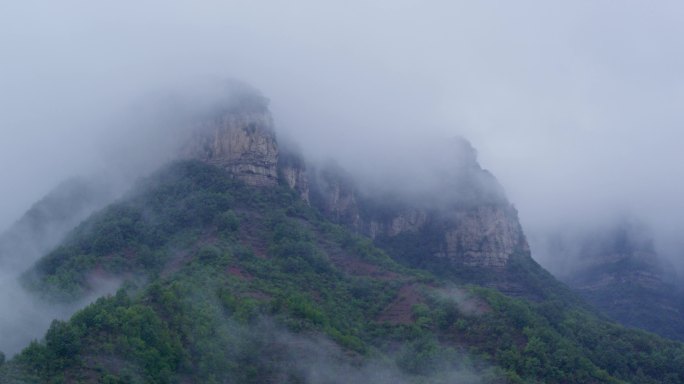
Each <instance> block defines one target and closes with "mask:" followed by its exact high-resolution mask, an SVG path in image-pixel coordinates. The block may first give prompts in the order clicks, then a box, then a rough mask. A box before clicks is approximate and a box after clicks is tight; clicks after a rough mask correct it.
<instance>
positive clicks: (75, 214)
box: [0, 178, 115, 270]
mask: <svg viewBox="0 0 684 384" xmlns="http://www.w3.org/2000/svg"><path fill="white" fill-rule="evenodd" d="M114 195H115V192H114V190H113V188H112V187H111V186H110V185H108V183H107V182H105V181H103V180H96V179H95V178H88V179H87V178H74V179H70V180H67V181H65V182H63V183H61V184H60V185H58V186H57V187H56V188H55V189H54V190H52V191H50V193H48V194H47V196H45V198H43V199H42V200H40V201H39V202H37V203H36V204H34V205H33V206H32V207H31V208H30V209H29V210H28V211H27V212H26V213H25V214H24V215H23V216H22V218H21V219H20V220H19V221H17V222H16V223H14V225H13V226H12V227H11V228H9V229H8V230H7V231H6V232H4V233H2V235H0V266H2V269H3V270H7V269H16V268H22V267H24V268H25V267H27V266H29V265H31V264H32V263H33V262H35V261H36V260H37V259H38V258H39V257H40V256H42V255H43V254H45V253H46V252H47V251H49V250H50V249H52V248H53V247H54V246H55V245H57V244H59V242H60V241H61V240H62V239H63V237H64V236H65V235H66V233H67V232H68V231H70V230H71V229H72V228H73V227H74V226H76V225H77V224H78V223H79V222H80V221H81V220H83V219H85V218H86V217H87V216H88V215H89V214H90V213H92V212H93V211H94V210H96V209H99V208H102V207H103V206H104V205H105V204H107V203H109V202H111V201H112V200H113V199H114ZM19 255H20V256H21V257H18V256H19Z"/></svg>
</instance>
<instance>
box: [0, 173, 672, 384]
mask: <svg viewBox="0 0 684 384" xmlns="http://www.w3.org/2000/svg"><path fill="white" fill-rule="evenodd" d="M231 176H232V175H231V174H229V173H227V172H226V171H223V170H220V169H218V168H215V167H214V166H209V165H204V164H202V163H197V162H183V163H178V164H175V165H173V166H171V167H168V168H167V169H165V170H163V171H161V172H160V173H158V174H157V175H155V176H154V177H153V178H152V179H150V180H147V181H146V182H145V183H144V184H142V185H141V186H140V187H139V188H138V190H136V191H135V192H134V193H132V194H131V195H129V196H128V197H127V198H125V199H124V200H122V201H121V202H119V203H116V204H114V205H112V206H110V207H108V208H107V209H105V210H104V211H102V212H100V213H98V214H97V215H95V216H93V217H92V218H91V219H89V220H88V221H87V222H85V223H84V224H82V225H81V226H79V228H78V229H77V230H76V231H75V232H73V233H72V234H71V235H70V236H69V239H68V240H67V241H66V242H65V243H64V244H63V245H62V246H60V247H59V248H58V249H56V250H55V251H53V252H52V253H50V254H49V255H48V256H47V257H46V258H45V259H43V260H41V262H40V263H39V264H37V266H36V269H35V271H34V273H32V274H31V275H29V276H27V279H28V280H29V281H30V282H31V283H30V284H31V286H33V287H34V288H35V289H37V290H38V291H40V292H42V293H43V294H44V295H47V296H48V297H51V298H53V299H54V298H55V297H57V298H59V299H66V300H71V299H73V298H74V297H77V296H79V295H82V294H84V293H85V292H87V291H88V290H89V289H91V287H92V284H94V283H95V280H97V279H98V278H101V277H112V276H118V277H126V278H127V279H128V281H129V282H128V283H126V284H125V288H124V289H123V290H121V291H120V292H119V293H118V294H117V295H116V296H112V297H107V298H104V299H101V300H99V301H98V302H96V303H94V304H92V305H91V306H89V307H87V308H86V309H84V310H82V311H80V312H79V313H77V314H76V315H75V316H74V317H73V318H72V319H71V320H70V321H69V322H54V323H53V325H52V327H51V328H50V330H49V331H48V333H47V335H46V338H45V341H44V342H42V343H33V344H32V345H30V346H29V347H28V348H27V349H26V350H25V351H24V352H22V353H21V354H20V355H18V356H17V357H16V358H15V359H13V360H12V361H10V362H8V363H6V364H5V365H4V367H3V368H2V376H0V377H2V382H33V381H48V382H60V381H61V380H63V381H65V382H79V381H81V382H238V383H239V382H254V383H256V382H262V383H263V382H292V383H296V382H346V380H347V378H346V377H345V376H338V374H339V373H340V372H343V371H345V370H349V369H351V370H354V371H359V372H364V371H365V372H373V371H374V372H376V374H377V372H381V371H380V369H382V371H384V372H385V373H386V375H387V377H389V379H387V380H388V382H416V381H421V380H427V381H428V382H451V381H453V380H455V379H456V378H458V379H462V380H463V381H464V382H469V381H468V380H470V382H504V381H510V382H518V381H520V380H525V381H534V380H539V381H543V382H618V380H616V379H624V380H628V381H630V382H668V381H667V380H670V381H669V382H681V380H683V379H684V371H682V364H681V363H682V362H684V348H683V347H682V345H681V344H678V343H674V342H668V341H664V340H662V339H658V338H657V337H655V336H651V335H647V334H643V333H640V332H636V331H629V330H625V329H623V328H620V327H619V326H616V325H612V324H609V323H606V322H604V321H601V320H599V319H597V318H596V317H595V316H593V315H592V314H590V313H587V312H586V311H583V310H581V309H579V308H576V307H575V308H573V307H572V306H569V305H567V303H562V302H553V301H542V302H537V303H534V302H529V301H525V300H519V299H511V298H507V297H506V296H502V295H501V294H498V293H497V292H496V291H492V290H487V289H481V288H468V287H458V286H455V285H454V284H453V283H451V282H449V281H448V280H442V279H440V278H437V277H433V276H431V275H430V274H429V273H427V272H424V271H420V270H412V269H406V268H405V267H402V266H400V265H399V264H396V263H395V262H394V261H392V259H391V258H389V257H388V256H387V255H386V254H385V253H384V252H383V251H381V250H379V249H377V248H375V247H374V246H373V244H372V243H371V242H370V240H368V239H365V238H363V237H359V236H356V235H353V234H350V233H349V232H348V231H347V230H345V229H344V228H343V227H340V226H337V225H334V224H331V223H330V222H328V221H327V220H325V218H324V217H323V216H322V215H321V214H320V213H318V212H317V211H316V210H315V209H313V208H311V207H310V206H308V205H307V204H306V203H305V202H304V201H303V200H301V199H300V198H299V196H298V194H297V193H296V192H295V191H293V190H292V189H290V188H289V187H288V186H287V185H281V186H277V187H274V188H256V187H250V186H247V185H245V184H243V183H242V182H241V181H239V180H233V179H232V178H231ZM56 293H59V294H56ZM312 354H315V355H322V356H323V357H322V358H321V360H323V361H318V360H317V359H313V360H317V361H313V362H312V361H311V360H312ZM474 356H477V358H475V357H474ZM307 359H309V360H307ZM497 367H498V368H497ZM376 368H377V369H378V370H376ZM611 376H612V377H611ZM378 380H381V378H379V377H378Z"/></svg>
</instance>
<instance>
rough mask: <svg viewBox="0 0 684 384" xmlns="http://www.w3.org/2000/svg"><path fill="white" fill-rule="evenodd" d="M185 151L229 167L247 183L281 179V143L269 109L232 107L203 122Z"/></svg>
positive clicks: (263, 184)
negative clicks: (232, 109) (279, 152)
mask: <svg viewBox="0 0 684 384" xmlns="http://www.w3.org/2000/svg"><path fill="white" fill-rule="evenodd" d="M193 131H194V134H193V136H192V139H191V141H190V142H189V143H188V145H187V147H186V148H185V149H184V154H185V155H186V156H187V157H190V158H196V159H199V160H202V161H204V162H207V163H209V164H213V165H217V166H219V167H221V168H224V169H226V170H228V171H230V172H231V173H232V174H234V175H235V177H237V178H238V179H240V180H242V181H244V182H245V183H247V184H248V185H252V186H260V187H270V186H275V185H276V184H277V183H278V145H277V143H276V138H275V132H274V130H273V119H272V118H271V115H270V113H269V112H268V111H267V110H263V111H247V112H242V111H229V112H226V113H224V114H222V115H220V116H218V117H215V118H213V119H210V120H207V121H204V122H202V123H200V124H199V125H198V126H197V127H196V128H195V129H194V130H193Z"/></svg>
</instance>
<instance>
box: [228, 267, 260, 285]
mask: <svg viewBox="0 0 684 384" xmlns="http://www.w3.org/2000/svg"><path fill="white" fill-rule="evenodd" d="M226 272H227V273H228V274H229V275H231V276H235V277H238V278H240V279H242V280H247V281H251V280H254V276H252V275H250V274H249V273H247V272H245V271H243V270H242V268H240V267H238V266H237V265H231V266H230V267H228V268H226Z"/></svg>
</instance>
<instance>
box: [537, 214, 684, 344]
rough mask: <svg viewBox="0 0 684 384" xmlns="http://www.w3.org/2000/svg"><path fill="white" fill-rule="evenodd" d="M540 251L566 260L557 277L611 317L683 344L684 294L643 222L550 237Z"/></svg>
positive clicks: (625, 220)
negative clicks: (566, 262) (567, 262)
mask: <svg viewBox="0 0 684 384" xmlns="http://www.w3.org/2000/svg"><path fill="white" fill-rule="evenodd" d="M546 248H547V249H546V250H545V251H546V252H549V253H552V254H554V255H557V257H559V258H566V259H568V260H572V261H571V262H570V264H569V265H568V266H567V267H566V268H564V270H563V272H559V273H558V276H559V278H560V279H562V280H563V281H565V282H566V283H567V284H568V285H569V286H570V287H571V288H573V289H574V290H575V291H576V292H578V293H579V294H580V296H582V297H583V298H584V299H585V300H586V301H587V302H589V303H591V304H593V305H594V306H595V307H596V308H599V309H600V310H601V311H602V312H603V313H605V314H606V315H607V316H608V317H610V318H611V319H614V320H616V321H618V322H620V323H621V324H624V325H626V326H630V327H636V328H641V329H645V330H648V331H650V332H654V333H657V334H660V335H662V336H664V337H668V338H672V339H677V340H684V292H682V289H681V286H680V285H679V284H678V283H677V278H676V275H675V272H674V268H673V267H672V266H670V265H669V264H668V262H667V261H666V260H664V259H663V258H662V257H661V256H660V255H659V254H658V252H657V251H656V247H655V241H654V240H653V237H652V236H651V234H650V230H649V229H648V228H647V227H646V225H645V224H643V223H641V222H640V221H639V220H637V219H636V218H630V217H622V218H621V219H619V220H617V221H615V222H613V223H610V224H608V225H606V226H604V227H602V228H598V229H594V230H592V231H590V232H586V233H585V232H580V233H570V232H569V231H566V232H564V233H557V234H555V235H552V236H551V240H549V241H548V242H547V246H546Z"/></svg>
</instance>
